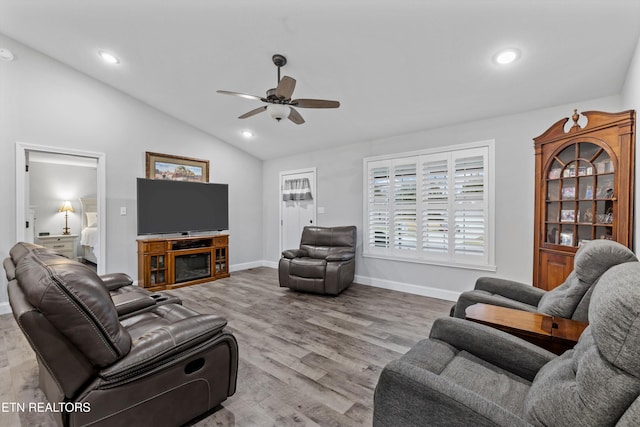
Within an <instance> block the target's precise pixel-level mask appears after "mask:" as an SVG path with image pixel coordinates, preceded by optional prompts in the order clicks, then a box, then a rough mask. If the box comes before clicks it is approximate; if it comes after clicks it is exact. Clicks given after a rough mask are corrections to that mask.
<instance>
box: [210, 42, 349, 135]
mask: <svg viewBox="0 0 640 427" xmlns="http://www.w3.org/2000/svg"><path fill="white" fill-rule="evenodd" d="M271 59H272V60H273V63H274V64H275V66H276V67H278V85H277V86H276V87H275V88H273V89H269V90H268V91H267V96H266V97H262V96H256V95H248V94H246V93H239V92H229V91H227V90H219V91H217V92H218V93H222V94H224V95H233V96H239V97H242V98H247V99H255V100H256V101H262V102H266V103H267V104H269V105H265V106H263V107H259V108H256V109H255V110H251V111H249V112H248V113H244V114H243V115H241V116H240V117H238V118H239V119H246V118H248V117H251V116H255V115H256V114H258V113H262V112H263V111H268V112H269V115H271V117H272V118H274V119H276V120H277V121H280V120H282V119H285V118H289V120H291V121H292V122H293V123H295V124H297V125H301V124H302V123H304V119H303V118H302V116H301V115H300V113H298V111H297V110H296V109H295V108H293V107H298V108H338V107H339V106H340V103H339V102H338V101H329V100H326V99H304V98H299V99H291V96H292V95H293V90H294V89H295V87H296V79H294V78H292V77H289V76H284V77H282V79H281V78H280V68H281V67H283V66H284V65H285V64H286V63H287V58H285V57H284V56H282V55H280V54H275V55H273V57H272V58H271Z"/></svg>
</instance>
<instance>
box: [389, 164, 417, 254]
mask: <svg viewBox="0 0 640 427" xmlns="http://www.w3.org/2000/svg"><path fill="white" fill-rule="evenodd" d="M416 167H417V166H416V163H415V162H413V163H401V164H397V165H395V166H394V168H393V247H394V248H395V249H398V250H412V251H414V250H416V248H417V239H418V226H417V221H418V218H417V212H418V209H417V191H418V188H417V187H418V186H417V177H416Z"/></svg>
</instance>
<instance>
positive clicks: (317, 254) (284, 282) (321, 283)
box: [278, 226, 356, 295]
mask: <svg viewBox="0 0 640 427" xmlns="http://www.w3.org/2000/svg"><path fill="white" fill-rule="evenodd" d="M355 255H356V227H355V226H348V227H304V229H303V231H302V238H301V239H300V248H298V249H289V250H286V251H284V252H282V258H280V262H279V263H278V278H279V280H280V286H282V287H288V288H291V289H294V290H298V291H305V292H314V293H318V294H329V295H338V294H339V293H340V292H342V291H343V290H345V289H346V288H347V287H348V286H349V285H350V284H351V283H352V282H353V277H354V275H355V268H356V261H355Z"/></svg>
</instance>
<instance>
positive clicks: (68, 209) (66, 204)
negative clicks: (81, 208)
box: [58, 200, 75, 212]
mask: <svg viewBox="0 0 640 427" xmlns="http://www.w3.org/2000/svg"><path fill="white" fill-rule="evenodd" d="M58 212H75V211H74V210H73V206H71V202H70V201H68V200H65V201H64V203H63V204H62V207H61V208H60V210H59V211H58Z"/></svg>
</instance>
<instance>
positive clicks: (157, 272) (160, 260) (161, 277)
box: [149, 254, 168, 286]
mask: <svg viewBox="0 0 640 427" xmlns="http://www.w3.org/2000/svg"><path fill="white" fill-rule="evenodd" d="M167 279H168V277H167V256H166V254H156V255H154V254H150V255H149V284H150V285H151V286H157V285H164V284H165V283H166V282H167Z"/></svg>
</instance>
